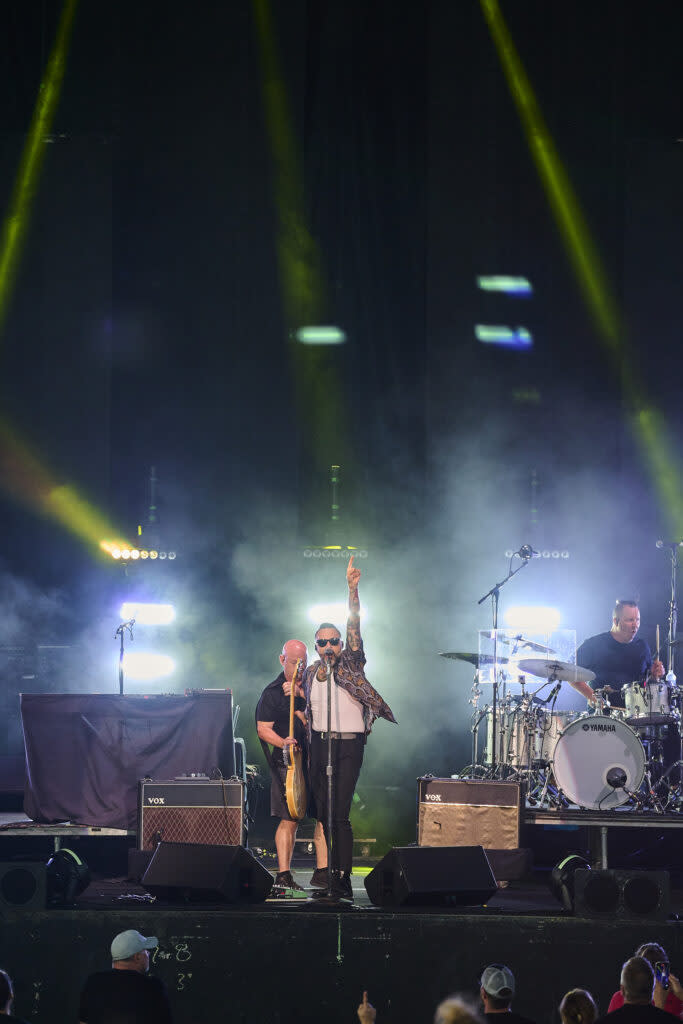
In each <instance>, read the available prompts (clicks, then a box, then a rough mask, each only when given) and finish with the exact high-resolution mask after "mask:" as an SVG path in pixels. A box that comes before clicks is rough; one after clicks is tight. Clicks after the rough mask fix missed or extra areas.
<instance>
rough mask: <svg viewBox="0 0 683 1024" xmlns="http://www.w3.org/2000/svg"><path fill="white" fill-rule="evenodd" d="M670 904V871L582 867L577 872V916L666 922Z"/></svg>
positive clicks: (575, 886)
mask: <svg viewBox="0 0 683 1024" xmlns="http://www.w3.org/2000/svg"><path fill="white" fill-rule="evenodd" d="M670 905H671V885H670V877H669V872H668V871H618V870H609V869H604V870H590V869H589V868H579V870H578V871H576V872H575V873H574V913H575V914H576V915H577V916H578V917H603V918H606V917H609V918H610V920H614V919H615V918H617V919H622V920H623V919H628V920H636V919H641V920H649V921H666V919H667V918H668V916H669V909H670Z"/></svg>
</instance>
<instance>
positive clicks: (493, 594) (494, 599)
mask: <svg viewBox="0 0 683 1024" xmlns="http://www.w3.org/2000/svg"><path fill="white" fill-rule="evenodd" d="M530 558H531V556H529V558H525V559H524V560H523V561H522V563H521V565H518V566H517V568H516V569H511V570H510V572H509V573H508V574H507V576H506V577H505V579H504V580H501V581H500V582H499V583H496V584H495V586H493V587H491V589H490V590H489V591H487V592H486V593H485V594H484V596H483V597H480V598H479V600H478V601H477V604H483V603H484V601H485V600H486V598H487V597H490V598H491V604H492V612H493V733H492V737H491V748H492V749H491V777H492V778H494V779H495V778H496V776H497V774H498V762H497V750H496V740H497V736H496V732H497V728H496V726H497V723H496V715H497V711H498V708H497V705H498V598H499V596H500V589H501V587H503V586H505V584H506V583H507V581H508V580H510V579H512V577H513V576H515V575H516V574H517V573H518V572H520V570H521V569H523V568H524V567H525V566H526V565H528V564H529V561H530Z"/></svg>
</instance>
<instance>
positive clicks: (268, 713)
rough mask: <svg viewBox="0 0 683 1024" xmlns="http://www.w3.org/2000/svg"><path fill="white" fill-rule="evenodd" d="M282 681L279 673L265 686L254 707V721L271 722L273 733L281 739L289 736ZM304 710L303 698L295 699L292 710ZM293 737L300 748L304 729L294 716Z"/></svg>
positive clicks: (286, 706)
mask: <svg viewBox="0 0 683 1024" xmlns="http://www.w3.org/2000/svg"><path fill="white" fill-rule="evenodd" d="M284 681H285V674H284V672H281V673H280V675H279V676H278V677H277V679H274V680H273V682H272V683H269V684H268V686H266V688H265V690H264V691H263V693H262V694H261V699H260V700H259V702H258V704H257V706H256V721H257V722H272V723H273V732H276V733H277V734H278V736H282V738H283V739H284V738H285V737H286V736H289V697H286V696H285V694H284V692H283V690H282V684H283V683H284ZM305 709H306V701H305V700H304V699H303V697H295V698H294V710H295V711H304V710H305ZM294 736H295V738H296V741H297V743H298V744H299V745H300V746H301V744H302V743H304V742H305V739H306V729H305V727H304V724H303V722H302V721H301V719H300V718H297V716H296V715H295V716H294Z"/></svg>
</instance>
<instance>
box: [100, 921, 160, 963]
mask: <svg viewBox="0 0 683 1024" xmlns="http://www.w3.org/2000/svg"><path fill="white" fill-rule="evenodd" d="M158 945H159V940H158V939H157V937H156V936H155V935H152V936H151V937H150V938H148V939H146V938H145V936H144V935H141V934H140V932H136V931H135V929H134V928H129V929H128V931H127V932H119V934H118V935H116V936H115V937H114V941H113V942H112V944H111V958H112V960H127V959H128V957H129V956H134V955H135V954H136V953H141V952H142V951H143V949H156V948H157V946H158Z"/></svg>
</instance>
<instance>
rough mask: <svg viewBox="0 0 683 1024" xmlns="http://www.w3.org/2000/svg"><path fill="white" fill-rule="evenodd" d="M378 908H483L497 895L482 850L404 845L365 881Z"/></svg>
mask: <svg viewBox="0 0 683 1024" xmlns="http://www.w3.org/2000/svg"><path fill="white" fill-rule="evenodd" d="M365 888H366V891H367V894H368V896H369V897H370V900H371V901H372V903H374V905H375V906H377V907H461V906H463V907H474V906H479V907H480V906H483V904H485V903H486V902H487V901H488V900H489V899H490V897H491V896H492V895H493V893H494V892H496V890H497V888H498V886H497V884H496V880H495V878H494V877H493V872H492V871H491V867H490V865H489V862H488V859H487V857H486V854H485V852H484V850H483V848H482V847H481V846H450V847H449V846H432V847H429V846H401V847H395V848H394V849H393V850H390V851H389V853H387V854H386V856H384V857H383V858H382V860H381V861H380V862H379V864H378V865H377V866H376V867H375V868H373V869H372V871H371V872H370V874H369V875H367V877H366V878H365Z"/></svg>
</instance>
